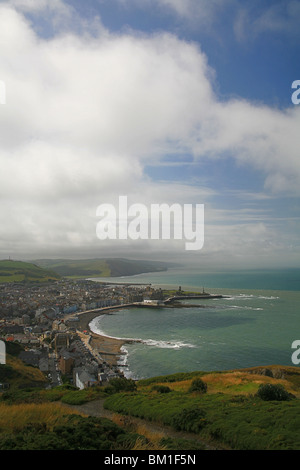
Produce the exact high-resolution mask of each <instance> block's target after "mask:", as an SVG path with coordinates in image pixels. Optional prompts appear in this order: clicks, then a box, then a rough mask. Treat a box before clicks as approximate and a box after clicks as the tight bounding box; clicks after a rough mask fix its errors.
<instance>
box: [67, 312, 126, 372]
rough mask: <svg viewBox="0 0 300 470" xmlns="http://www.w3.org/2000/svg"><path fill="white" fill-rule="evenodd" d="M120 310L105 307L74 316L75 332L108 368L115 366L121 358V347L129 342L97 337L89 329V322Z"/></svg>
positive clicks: (102, 336) (97, 335)
mask: <svg viewBox="0 0 300 470" xmlns="http://www.w3.org/2000/svg"><path fill="white" fill-rule="evenodd" d="M119 308H120V306H118V307H105V308H102V309H100V310H98V311H89V312H82V313H78V314H77V315H76V316H77V317H78V320H79V321H78V324H77V330H78V331H79V332H81V337H82V339H84V336H86V343H87V344H88V346H89V347H90V348H91V349H92V350H93V351H95V352H97V353H99V355H100V356H101V357H102V358H103V360H104V361H106V362H107V364H109V366H111V367H113V366H117V365H118V362H119V359H120V357H121V356H122V354H123V353H122V350H121V348H122V346H123V345H124V344H126V343H128V342H130V340H128V341H127V340H122V339H118V338H111V337H108V336H104V335H99V334H97V333H94V332H93V331H91V329H90V326H89V325H90V323H91V321H92V320H93V319H94V318H96V317H100V316H102V315H110V312H112V311H116V310H118V309H119Z"/></svg>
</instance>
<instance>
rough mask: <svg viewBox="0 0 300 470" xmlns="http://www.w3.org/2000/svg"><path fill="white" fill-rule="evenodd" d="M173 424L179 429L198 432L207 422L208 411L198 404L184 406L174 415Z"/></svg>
mask: <svg viewBox="0 0 300 470" xmlns="http://www.w3.org/2000/svg"><path fill="white" fill-rule="evenodd" d="M171 424H172V426H173V427H174V428H175V429H176V430H178V431H187V432H194V433H198V432H200V431H201V429H203V427H204V426H205V425H206V424H207V420H206V413H205V411H204V410H202V409H201V408H198V407H196V406H193V407H191V408H184V409H183V410H182V411H181V412H180V413H178V414H176V415H175V416H174V417H173V419H172V423H171Z"/></svg>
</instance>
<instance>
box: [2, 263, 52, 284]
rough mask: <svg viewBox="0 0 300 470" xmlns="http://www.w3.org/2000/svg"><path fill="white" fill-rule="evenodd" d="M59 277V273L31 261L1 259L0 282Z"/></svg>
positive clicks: (32, 280) (30, 280) (48, 279)
mask: <svg viewBox="0 0 300 470" xmlns="http://www.w3.org/2000/svg"><path fill="white" fill-rule="evenodd" d="M59 278H60V275H59V274H57V273H55V272H54V271H51V270H49V269H44V268H42V267H40V266H37V265H36V264H33V263H25V262H24V261H13V260H1V261H0V283H3V282H45V281H53V280H57V279H59Z"/></svg>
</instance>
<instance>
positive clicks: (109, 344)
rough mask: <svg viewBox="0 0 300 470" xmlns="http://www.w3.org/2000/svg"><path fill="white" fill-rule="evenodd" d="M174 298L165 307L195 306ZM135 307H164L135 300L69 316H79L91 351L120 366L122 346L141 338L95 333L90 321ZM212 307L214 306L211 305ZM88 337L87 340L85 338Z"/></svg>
mask: <svg viewBox="0 0 300 470" xmlns="http://www.w3.org/2000/svg"><path fill="white" fill-rule="evenodd" d="M219 297H224V296H222V295H210V294H206V295H203V294H202V295H201V294H200V295H199V296H192V297H188V296H187V297H185V296H181V297H180V299H181V300H183V299H188V298H198V299H200V298H219ZM172 300H175V302H174V303H173V302H172V301H171V302H166V304H165V305H164V306H163V307H164V308H176V307H183V308H189V307H195V305H193V304H180V303H179V304H178V303H177V302H176V300H179V298H178V299H177V298H175V297H174V298H173V299H172ZM133 307H143V308H148V309H156V308H162V306H161V305H149V304H148V305H147V304H143V305H141V303H140V302H134V303H130V304H122V305H114V306H109V307H102V308H100V309H96V310H90V311H86V312H79V313H77V314H71V315H70V316H68V318H71V317H74V316H76V317H78V320H79V324H78V325H77V328H76V329H77V331H78V333H80V336H81V339H82V340H83V341H84V342H85V343H86V345H87V346H88V347H89V349H90V350H91V352H92V353H93V352H95V353H96V354H94V355H95V356H100V357H101V358H102V359H103V361H105V362H106V363H107V364H108V365H109V367H118V366H124V364H122V365H121V364H120V359H121V358H122V356H125V354H126V353H124V351H122V348H123V346H124V345H125V344H132V343H139V342H141V340H139V339H133V338H114V337H111V336H106V335H103V334H99V333H95V332H94V331H92V329H91V327H90V323H91V322H92V321H93V320H94V319H95V318H97V317H101V316H103V315H111V314H112V313H111V312H116V311H118V310H120V309H122V308H133ZM198 307H199V308H204V307H205V308H207V305H198ZM210 307H212V306H210ZM85 338H86V340H85Z"/></svg>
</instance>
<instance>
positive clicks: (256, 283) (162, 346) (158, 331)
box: [90, 268, 300, 379]
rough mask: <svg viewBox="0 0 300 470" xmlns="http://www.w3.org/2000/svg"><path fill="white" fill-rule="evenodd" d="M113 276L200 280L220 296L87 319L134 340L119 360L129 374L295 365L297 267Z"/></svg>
mask: <svg viewBox="0 0 300 470" xmlns="http://www.w3.org/2000/svg"><path fill="white" fill-rule="evenodd" d="M107 280H108V281H109V282H112V278H108V279H107ZM101 281H103V279H101ZM114 282H116V283H122V282H126V283H130V282H134V283H141V284H142V283H145V284H152V286H153V287H162V288H176V289H177V288H178V287H179V286H181V289H182V290H183V291H198V292H199V291H200V292H202V289H203V288H204V289H205V291H206V292H209V293H211V294H221V295H224V296H225V297H224V298H218V299H193V300H189V301H188V302H185V303H188V304H189V306H186V307H184V306H182V307H175V308H163V307H162V308H155V309H152V308H144V307H141V308H139V307H135V308H124V309H120V310H118V311H115V312H114V313H113V314H112V315H103V316H100V317H97V318H96V319H94V320H93V322H92V323H91V325H90V326H91V328H92V330H93V331H95V332H96V333H100V334H104V335H107V336H111V337H116V338H128V339H135V340H139V342H134V343H132V344H125V346H124V347H123V353H124V355H123V358H122V363H121V364H120V365H121V366H122V368H123V370H124V374H125V375H126V376H127V377H132V378H134V379H141V378H148V377H153V376H157V375H166V374H172V373H176V372H188V371H196V370H201V371H213V370H228V369H239V368H244V367H254V366H268V365H285V366H295V364H294V363H293V362H292V354H293V352H294V349H293V348H292V343H293V342H294V341H295V340H300V311H299V307H300V269H285V270H283V269H282V270H270V271H267V270H258V271H230V272H225V271H224V272H207V273H203V272H200V270H199V269H196V268H194V269H192V268H188V269H184V268H183V269H173V270H169V271H166V272H160V273H150V274H149V273H148V274H141V275H137V276H132V277H125V278H124V277H123V278H114ZM191 304H192V305H193V306H190V305H191Z"/></svg>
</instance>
